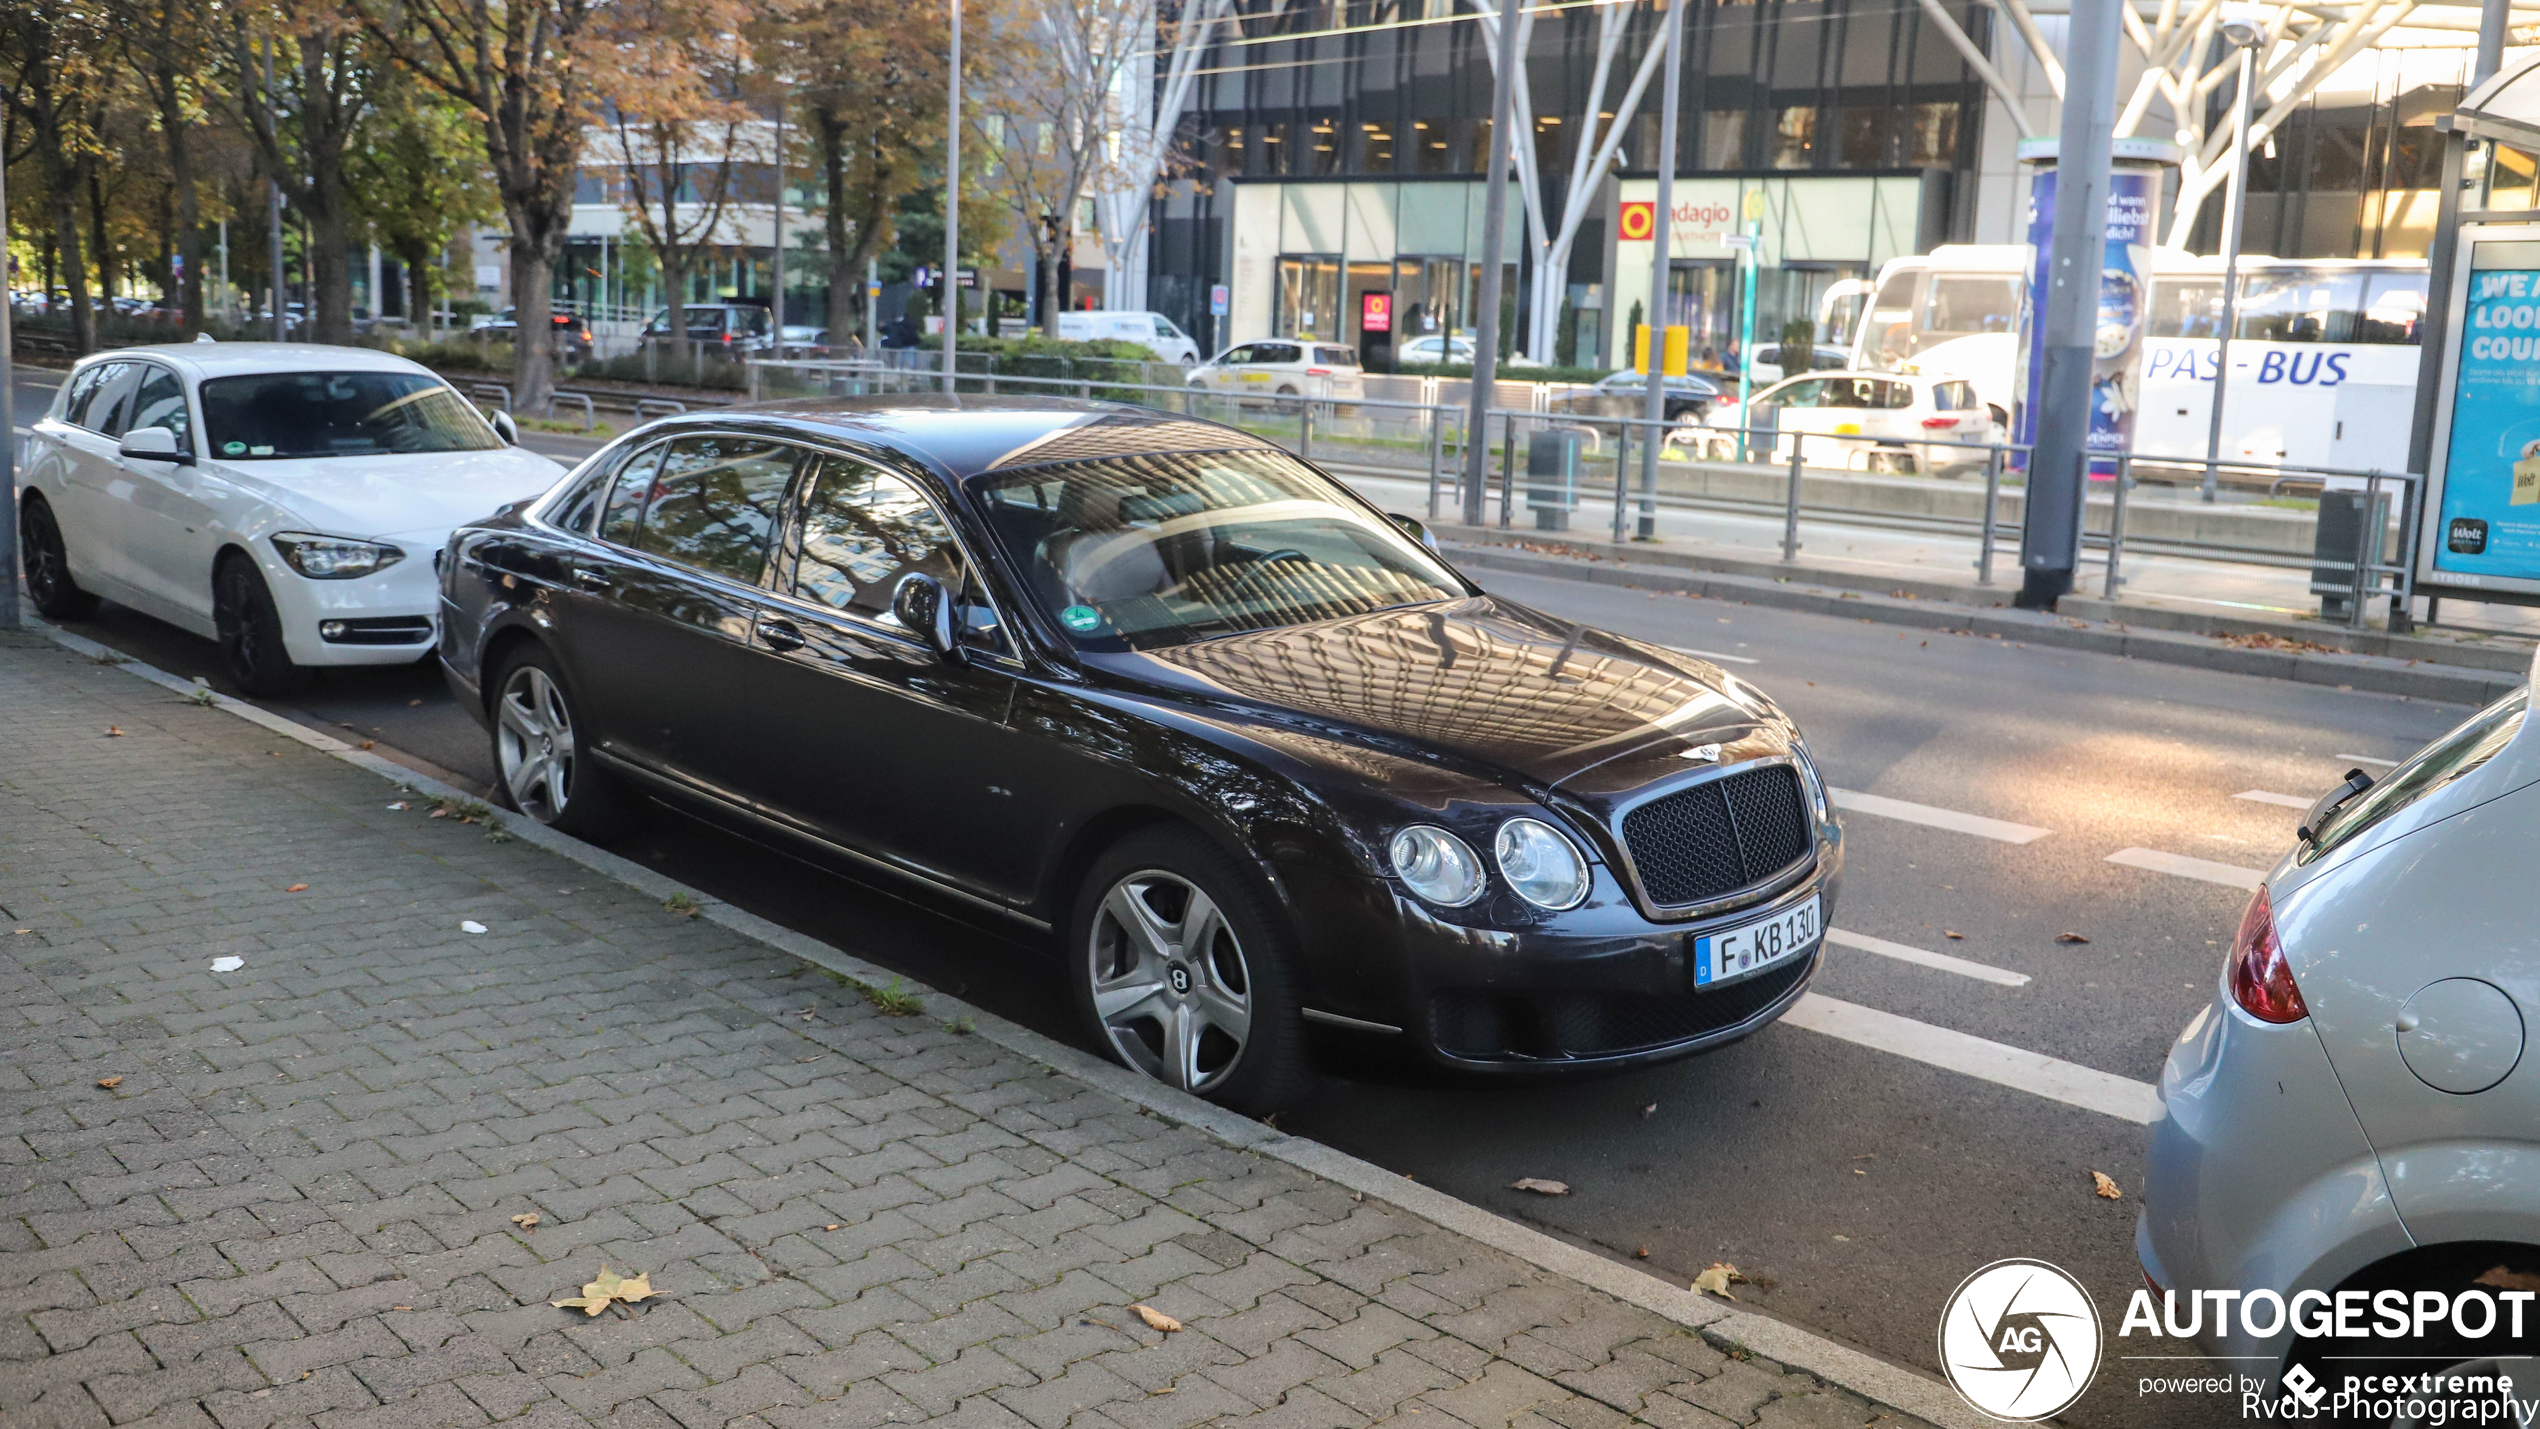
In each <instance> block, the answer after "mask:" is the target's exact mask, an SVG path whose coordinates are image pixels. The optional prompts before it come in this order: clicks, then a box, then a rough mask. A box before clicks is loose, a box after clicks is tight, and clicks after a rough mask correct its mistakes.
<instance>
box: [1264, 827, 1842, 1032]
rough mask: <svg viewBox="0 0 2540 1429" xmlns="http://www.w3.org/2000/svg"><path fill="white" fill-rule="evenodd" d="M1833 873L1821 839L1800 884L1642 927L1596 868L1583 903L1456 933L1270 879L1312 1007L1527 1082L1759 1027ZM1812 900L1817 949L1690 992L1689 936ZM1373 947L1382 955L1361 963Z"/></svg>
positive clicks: (1837, 850) (1830, 840)
mask: <svg viewBox="0 0 2540 1429" xmlns="http://www.w3.org/2000/svg"><path fill="white" fill-rule="evenodd" d="M1842 871H1843V849H1842V841H1841V837H1840V833H1839V831H1838V830H1837V829H1836V828H1835V827H1834V826H1833V825H1828V826H1827V827H1826V829H1825V830H1824V832H1823V833H1822V834H1821V836H1820V838H1819V841H1818V846H1817V850H1816V858H1815V862H1814V864H1813V865H1812V866H1811V867H1810V869H1809V870H1808V872H1807V874H1806V875H1805V876H1803V877H1802V878H1800V879H1799V880H1798V881H1797V882H1795V883H1793V884H1792V885H1791V886H1789V887H1788V888H1785V889H1783V890H1781V891H1780V892H1778V893H1776V894H1775V895H1774V896H1773V897H1771V898H1769V899H1763V900H1759V901H1757V902H1755V903H1751V904H1748V905H1745V906H1743V907H1740V908H1737V909H1735V910H1734V911H1730V912H1725V913H1721V914H1718V915H1715V916H1712V917H1707V918H1703V919H1699V920H1696V921H1688V922H1658V921H1654V920H1651V919H1649V918H1647V917H1645V916H1644V915H1643V914H1642V913H1641V912H1640V911H1639V909H1638V908H1637V907H1636V906H1635V905H1634V904H1633V902H1632V900H1631V898H1630V896H1629V895H1628V893H1627V892H1626V891H1625V890H1624V889H1623V888H1622V887H1621V885H1620V884H1619V883H1618V882H1616V880H1615V878H1614V873H1613V870H1612V869H1611V868H1610V867H1607V866H1603V865H1600V866H1599V867H1598V869H1597V871H1596V877H1597V887H1596V890H1595V892H1594V893H1592V894H1591V895H1590V896H1589V898H1588V900H1587V902H1585V903H1584V904H1582V905H1581V906H1579V907H1578V908H1575V909H1572V910H1570V911H1569V912H1566V913H1557V914H1544V913H1541V912H1540V911H1539V910H1533V909H1530V908H1525V907H1522V906H1517V907H1509V906H1502V905H1504V904H1514V903H1515V899H1514V896H1513V895H1501V896H1499V897H1497V898H1495V899H1491V900H1485V902H1484V903H1483V904H1482V905H1479V906H1478V907H1477V908H1476V909H1473V910H1458V914H1459V916H1463V917H1465V921H1449V920H1448V917H1447V916H1445V914H1444V913H1443V912H1442V911H1441V910H1437V909H1433V908H1430V907H1429V906H1428V905H1426V904H1423V903H1421V902H1419V901H1418V900H1417V899H1414V898H1412V897H1410V896H1409V895H1408V894H1406V893H1403V892H1402V891H1401V890H1399V889H1397V888H1395V887H1393V886H1392V885H1390V884H1388V883H1385V882H1383V881H1381V880H1377V879H1371V878H1366V877H1364V876H1360V875H1346V874H1339V873H1336V872H1334V873H1318V872H1314V871H1309V870H1302V869H1293V868H1291V869H1286V870H1283V876H1284V878H1285V881H1286V882H1287V883H1288V884H1289V886H1290V891H1291V894H1292V896H1293V897H1294V904H1293V905H1292V906H1295V907H1297V908H1298V909H1299V910H1300V913H1301V916H1300V922H1301V923H1303V924H1304V925H1305V926H1304V927H1303V928H1302V930H1301V931H1303V932H1304V934H1305V938H1304V941H1305V943H1306V946H1307V949H1308V953H1307V956H1308V961H1309V969H1310V971H1309V978H1308V983H1309V986H1311V987H1312V989H1313V991H1312V993H1310V994H1309V1000H1308V1002H1307V1006H1308V1007H1309V1008H1312V1009H1315V1010H1316V1011H1318V1012H1328V1013H1334V1014H1339V1015H1340V1016H1342V1017H1345V1018H1348V1019H1350V1021H1352V1022H1355V1023H1360V1024H1375V1025H1376V1026H1379V1027H1383V1028H1399V1029H1400V1033H1401V1040H1400V1044H1399V1045H1402V1046H1403V1047H1404V1049H1405V1050H1408V1051H1411V1052H1413V1053H1414V1054H1415V1055H1416V1056H1417V1057H1418V1058H1419V1059H1420V1060H1424V1061H1427V1062H1430V1063H1433V1064H1435V1065H1438V1066H1443V1067H1450V1068H1455V1069H1457V1070H1461V1071H1469V1072H1480V1073H1485V1074H1498V1075H1526V1074H1540V1073H1544V1072H1554V1071H1562V1070H1568V1069H1589V1068H1595V1069H1614V1068H1622V1067H1632V1066H1640V1065H1643V1064H1647V1063H1652V1062H1663V1061H1668V1060H1671V1059H1673V1058H1677V1057H1684V1056H1690V1055H1692V1054H1694V1053H1698V1052H1702V1051H1705V1050H1708V1049H1710V1048H1714V1047H1718V1046H1722V1045H1725V1044H1727V1043H1730V1042H1734V1041H1737V1040H1738V1039H1740V1038H1742V1037H1745V1036H1747V1035H1749V1034H1751V1033H1753V1032H1755V1031H1757V1030H1759V1029H1760V1028H1762V1027H1764V1026H1765V1025H1766V1024H1768V1023H1770V1022H1772V1021H1773V1020H1774V1019H1775V1018H1777V1017H1779V1016H1781V1015H1782V1014H1783V1013H1784V1012H1786V1011H1788V1010H1789V1009H1790V1006H1791V1004H1793V1003H1795V1002H1797V1001H1798V1000H1799V998H1800V997H1801V995H1803V994H1804V993H1805V992H1806V991H1807V987H1808V983H1809V981H1810V979H1811V978H1813V977H1814V975H1815V973H1816V969H1817V964H1818V960H1819V958H1820V957H1821V956H1822V955H1823V952H1824V941H1823V930H1824V928H1825V927H1826V926H1827V923H1828V922H1829V920H1831V919H1832V917H1833V914H1834V904H1835V894H1836V889H1837V886H1838V885H1839V884H1840V883H1841V881H1842ZM1810 898H1815V899H1818V900H1819V904H1818V924H1817V926H1818V929H1819V937H1818V941H1817V942H1816V943H1815V944H1814V945H1812V946H1809V947H1806V948H1803V949H1802V950H1801V951H1800V952H1798V953H1796V954H1794V955H1792V956H1790V957H1787V958H1784V959H1783V960H1782V961H1780V962H1778V963H1775V964H1772V965H1771V966H1769V967H1767V968H1765V969H1764V970H1763V971H1761V972H1758V973H1755V974H1753V975H1751V976H1749V977H1746V978H1743V979H1740V980H1738V981H1735V982H1728V983H1714V984H1712V985H1711V986H1708V987H1702V988H1697V987H1696V986H1695V973H1694V953H1693V940H1694V939H1695V938H1696V937H1700V936H1704V935H1707V934H1712V933H1717V932H1720V931H1723V930H1725V929H1729V928H1734V927H1738V926H1740V925H1743V924H1746V923H1750V922H1754V921H1756V920H1758V919H1762V918H1766V917H1770V916H1773V915H1775V914H1777V913H1780V912H1784V911H1787V910H1789V909H1791V908H1794V907H1796V906H1798V905H1799V904H1802V903H1805V902H1806V901H1807V900H1808V899H1810ZM1376 949H1387V950H1390V952H1391V953H1392V956H1374V957H1371V956H1369V955H1368V954H1369V952H1370V951H1372V950H1376ZM1333 950H1346V954H1347V955H1346V956H1342V955H1336V954H1335V953H1334V951H1333ZM1318 952H1319V954H1320V955H1319V956H1318ZM1315 1020H1318V1021H1326V1022H1328V1021H1330V1020H1331V1019H1329V1018H1317V1019H1315ZM1386 1040H1387V1041H1388V1042H1392V1041H1393V1040H1394V1039H1393V1038H1391V1037H1388V1038H1387V1039H1386Z"/></svg>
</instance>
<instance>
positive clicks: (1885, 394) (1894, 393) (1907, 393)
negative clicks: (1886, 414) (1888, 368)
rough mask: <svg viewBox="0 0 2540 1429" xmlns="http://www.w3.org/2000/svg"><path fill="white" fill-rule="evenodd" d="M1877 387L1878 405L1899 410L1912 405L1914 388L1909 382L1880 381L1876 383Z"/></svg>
mask: <svg viewBox="0 0 2540 1429" xmlns="http://www.w3.org/2000/svg"><path fill="white" fill-rule="evenodd" d="M1878 387H1879V402H1878V405H1880V406H1882V407H1885V408H1887V409H1889V410H1890V411H1901V410H1903V409H1904V408H1907V407H1911V406H1913V405H1914V388H1913V385H1912V384H1911V383H1906V382H1882V383H1879V384H1878Z"/></svg>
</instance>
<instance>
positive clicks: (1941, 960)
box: [1826, 928, 2028, 987]
mask: <svg viewBox="0 0 2540 1429" xmlns="http://www.w3.org/2000/svg"><path fill="white" fill-rule="evenodd" d="M1826 941H1827V942H1829V943H1833V944H1835V945H1836V946H1838V947H1845V948H1858V949H1860V950H1861V951H1862V952H1865V953H1876V954H1878V955H1879V956H1880V957H1883V958H1894V959H1896V960H1897V961H1898V962H1900V963H1916V964H1919V965H1921V966H1923V967H1927V968H1938V969H1940V970H1941V971H1942V972H1945V973H1956V974H1958V975H1959V976H1960V977H1971V978H1974V979H1975V980H1976V981H1978V982H1990V983H1999V984H2001V985H2002V986H2004V987H2026V986H2028V974H2027V973H2015V972H2011V971H2008V970H2007V969H2003V968H1997V967H1994V966H1992V965H1991V964H1989V963H1978V962H1969V961H1968V960H1967V959H1965V958H1953V957H1951V956H1949V955H1948V954H1947V953H1935V952H1933V951H1932V950H1931V949H1929V948H1917V947H1911V946H1909V945H1907V944H1904V943H1891V942H1889V941H1888V940H1887V939H1885V938H1873V937H1871V936H1870V935H1868V934H1867V933H1854V932H1849V931H1846V930H1845V929H1842V928H1828V929H1827V930H1826Z"/></svg>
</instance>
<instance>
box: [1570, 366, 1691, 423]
mask: <svg viewBox="0 0 2540 1429" xmlns="http://www.w3.org/2000/svg"><path fill="white" fill-rule="evenodd" d="M1660 380H1661V381H1662V382H1663V383H1664V384H1665V386H1664V388H1663V391H1664V393H1665V397H1664V399H1663V400H1664V403H1665V416H1666V420H1668V421H1670V422H1695V423H1698V422H1700V421H1701V420H1702V419H1703V418H1704V417H1705V416H1706V415H1708V414H1709V413H1710V411H1711V409H1712V407H1714V406H1715V405H1717V404H1718V403H1719V402H1720V401H1721V400H1722V396H1723V394H1722V392H1721V389H1720V385H1719V383H1717V382H1716V381H1714V380H1712V379H1711V378H1708V377H1701V376H1696V375H1694V374H1691V373H1687V374H1685V375H1683V376H1680V377H1665V378H1661V379H1660ZM1648 403H1649V378H1648V376H1647V375H1646V374H1643V373H1639V372H1615V373H1609V374H1607V375H1606V376H1604V377H1601V378H1598V379H1597V381H1596V382H1595V383H1594V384H1593V385H1591V386H1588V387H1584V388H1581V389H1579V390H1576V391H1571V392H1563V393H1560V394H1558V395H1556V396H1555V397H1553V399H1552V410H1553V411H1555V412H1564V413H1568V414H1569V415H1571V416H1577V417H1639V416H1642V415H1644V414H1646V413H1647V412H1648V410H1649V405H1648Z"/></svg>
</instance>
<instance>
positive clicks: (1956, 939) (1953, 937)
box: [1940, 928, 1967, 943]
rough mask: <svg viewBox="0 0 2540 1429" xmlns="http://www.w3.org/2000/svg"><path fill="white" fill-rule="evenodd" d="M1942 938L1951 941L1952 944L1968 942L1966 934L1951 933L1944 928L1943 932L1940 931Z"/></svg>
mask: <svg viewBox="0 0 2540 1429" xmlns="http://www.w3.org/2000/svg"><path fill="white" fill-rule="evenodd" d="M1940 936H1942V937H1944V938H1947V939H1948V940H1950V941H1951V942H1953V943H1963V942H1965V941H1967V935H1966V934H1964V933H1953V932H1951V931H1950V930H1949V929H1947V928H1943V929H1941V930H1940Z"/></svg>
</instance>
